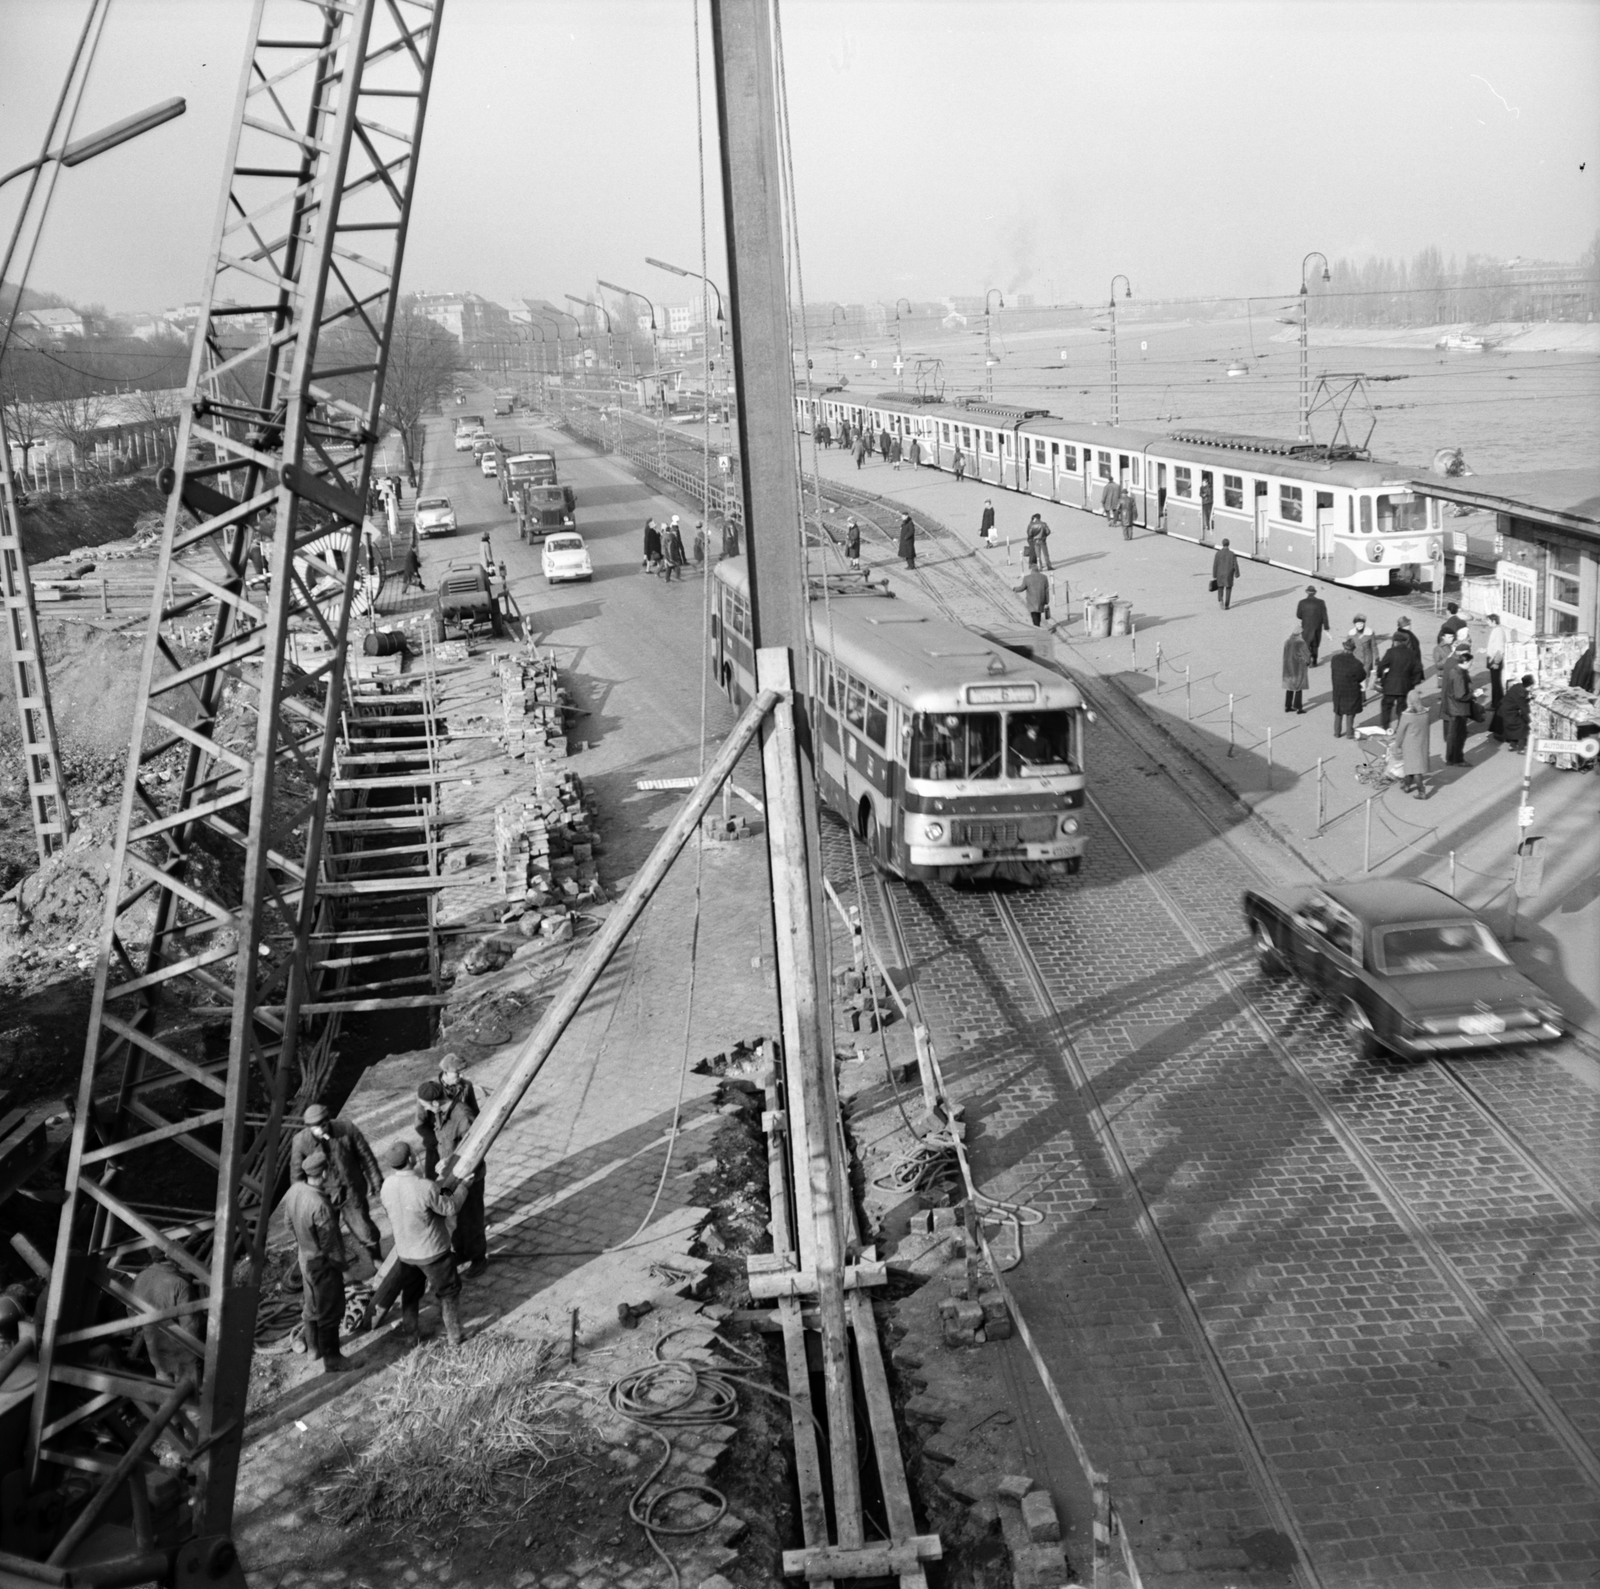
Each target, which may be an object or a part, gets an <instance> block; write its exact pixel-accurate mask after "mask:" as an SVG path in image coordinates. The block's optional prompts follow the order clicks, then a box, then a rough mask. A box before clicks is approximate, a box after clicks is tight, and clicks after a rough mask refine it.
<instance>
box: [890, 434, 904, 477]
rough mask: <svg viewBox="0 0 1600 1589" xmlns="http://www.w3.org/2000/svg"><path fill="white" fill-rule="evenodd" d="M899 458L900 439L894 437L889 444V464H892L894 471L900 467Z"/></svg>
mask: <svg viewBox="0 0 1600 1589" xmlns="http://www.w3.org/2000/svg"><path fill="white" fill-rule="evenodd" d="M900 458H901V447H900V438H899V437H898V436H896V437H895V438H894V440H893V441H891V442H890V443H889V462H890V463H892V464H893V465H894V466H895V468H896V469H898V468H899V467H900Z"/></svg>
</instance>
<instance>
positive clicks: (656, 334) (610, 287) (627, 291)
mask: <svg viewBox="0 0 1600 1589" xmlns="http://www.w3.org/2000/svg"><path fill="white" fill-rule="evenodd" d="M599 285H600V286H601V287H604V288H605V290H606V291H607V292H618V293H621V294H622V296H623V297H624V298H637V299H638V300H639V302H640V303H642V304H643V305H644V306H645V308H646V309H648V310H649V311H650V356H651V358H652V359H653V360H654V361H655V366H656V367H655V379H656V383H657V392H658V395H659V397H660V402H659V404H658V405H657V408H656V446H657V447H658V448H659V447H660V446H661V444H662V435H663V427H664V425H665V423H666V406H667V395H666V391H665V389H664V388H663V387H661V385H660V382H661V331H660V327H659V326H658V325H657V324H656V306H655V305H654V304H653V303H651V301H650V300H649V299H648V298H646V297H645V295H644V294H643V293H642V292H635V291H634V290H633V288H631V287H619V286H618V285H617V284H616V283H615V282H614V281H602V282H600V283H599ZM719 301H720V300H719Z"/></svg>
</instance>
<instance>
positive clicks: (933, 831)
mask: <svg viewBox="0 0 1600 1589" xmlns="http://www.w3.org/2000/svg"><path fill="white" fill-rule="evenodd" d="M922 833H923V837H924V838H926V839H927V840H928V841H929V842H930V843H933V844H937V843H938V842H939V840H940V839H942V838H943V837H944V823H942V822H925V823H923V825H922Z"/></svg>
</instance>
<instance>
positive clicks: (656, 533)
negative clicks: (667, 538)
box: [644, 519, 661, 574]
mask: <svg viewBox="0 0 1600 1589" xmlns="http://www.w3.org/2000/svg"><path fill="white" fill-rule="evenodd" d="M644 566H645V568H646V569H647V570H648V571H649V572H650V573H652V574H653V573H655V571H656V569H657V568H659V567H660V566H661V531H660V530H658V529H657V528H656V521H655V520H654V519H646V520H645V521H644Z"/></svg>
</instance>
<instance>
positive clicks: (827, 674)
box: [820, 662, 839, 716]
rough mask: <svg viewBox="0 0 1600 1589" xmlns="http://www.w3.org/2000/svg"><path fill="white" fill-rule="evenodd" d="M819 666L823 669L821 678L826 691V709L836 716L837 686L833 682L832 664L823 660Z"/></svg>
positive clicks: (837, 708)
mask: <svg viewBox="0 0 1600 1589" xmlns="http://www.w3.org/2000/svg"><path fill="white" fill-rule="evenodd" d="M820 666H821V667H822V670H823V678H824V681H825V684H826V688H827V692H828V710H829V711H830V712H832V713H833V714H834V715H835V716H837V715H838V712H839V687H838V684H837V683H836V682H835V674H834V671H833V664H832V663H830V662H823V663H821V664H820Z"/></svg>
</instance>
